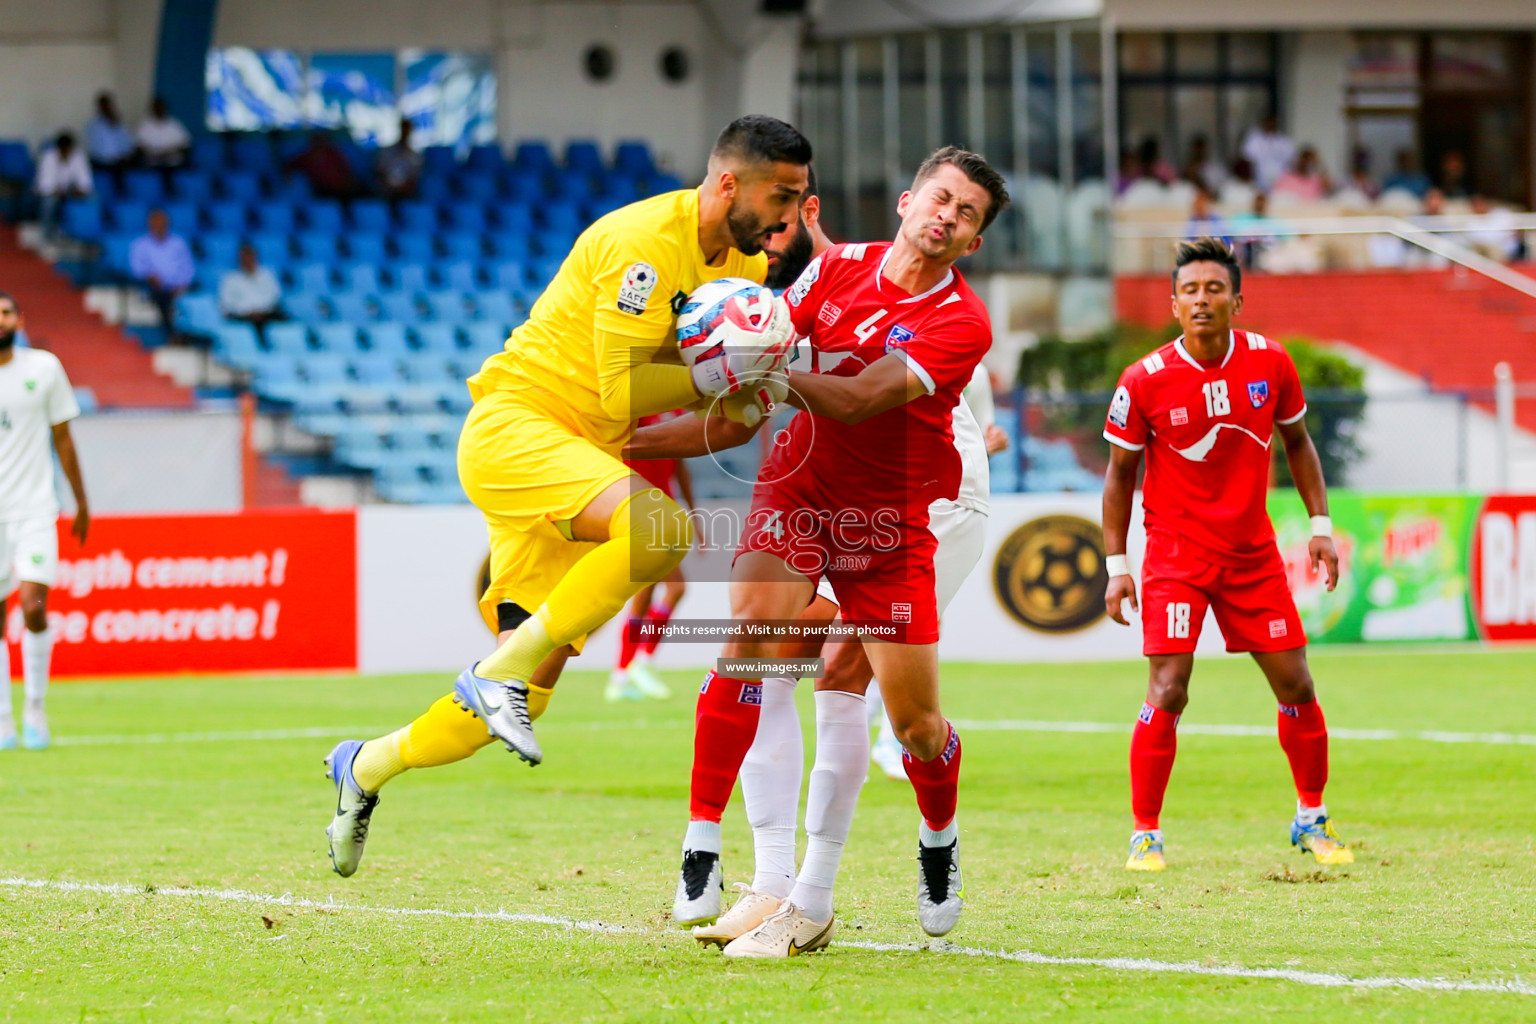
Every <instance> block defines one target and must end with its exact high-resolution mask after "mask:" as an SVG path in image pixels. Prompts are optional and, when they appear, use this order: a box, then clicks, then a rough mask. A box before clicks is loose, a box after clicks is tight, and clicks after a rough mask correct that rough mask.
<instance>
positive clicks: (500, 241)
mask: <svg viewBox="0 0 1536 1024" xmlns="http://www.w3.org/2000/svg"><path fill="white" fill-rule="evenodd" d="M532 233H533V228H532V227H529V228H528V230H527V231H526V232H516V233H513V232H507V231H492V232H491V233H490V234H488V235H486V241H487V243H488V247H489V249H490V255H491V256H492V258H494V259H497V260H503V261H516V262H519V263H521V262H526V261H527V259H528V257H529V256H531V255H532V254H533V249H532V247H531V246H529V244H528V236H529V235H531V234H532Z"/></svg>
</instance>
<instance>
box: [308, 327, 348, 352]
mask: <svg viewBox="0 0 1536 1024" xmlns="http://www.w3.org/2000/svg"><path fill="white" fill-rule="evenodd" d="M313 333H314V337H315V345H316V346H317V347H318V348H319V349H320V351H322V352H336V353H343V354H347V355H350V354H352V353H353V352H356V351H357V348H358V344H357V324H355V323H334V324H316V325H315V328H314V331H313Z"/></svg>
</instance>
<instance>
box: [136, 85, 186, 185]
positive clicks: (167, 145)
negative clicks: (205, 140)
mask: <svg viewBox="0 0 1536 1024" xmlns="http://www.w3.org/2000/svg"><path fill="white" fill-rule="evenodd" d="M138 140H139V152H140V153H142V154H143V156H144V163H145V164H147V165H148V166H150V167H166V168H169V167H180V166H181V165H182V164H184V163H186V162H187V153H188V151H189V150H191V148H192V136H191V135H188V134H187V128H186V125H184V124H182V123H181V122H180V121H178V120H176V118H174V117H172V116H171V108H170V107H168V106H166V104H165V100H164V99H163V98H162V97H160V96H156V97H155V98H154V99H152V100H150V101H149V116H148V117H146V118H145V119H144V120H142V121H140V122H139V132H138Z"/></svg>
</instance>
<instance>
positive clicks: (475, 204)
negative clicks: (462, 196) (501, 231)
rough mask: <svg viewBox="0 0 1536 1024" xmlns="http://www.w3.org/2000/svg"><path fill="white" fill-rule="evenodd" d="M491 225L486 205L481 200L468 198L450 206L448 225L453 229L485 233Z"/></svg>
mask: <svg viewBox="0 0 1536 1024" xmlns="http://www.w3.org/2000/svg"><path fill="white" fill-rule="evenodd" d="M490 225H491V222H490V218H489V217H487V216H486V213H485V206H484V205H482V203H481V202H479V201H469V200H466V201H465V202H462V203H455V204H454V205H452V206H449V207H448V226H449V228H451V229H453V230H456V231H473V232H475V233H476V234H483V233H484V232H485V231H486V230H487V229H488V228H489V227H490Z"/></svg>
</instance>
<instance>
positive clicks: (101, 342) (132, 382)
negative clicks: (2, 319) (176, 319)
mask: <svg viewBox="0 0 1536 1024" xmlns="http://www.w3.org/2000/svg"><path fill="white" fill-rule="evenodd" d="M0 289H3V290H5V291H8V292H10V293H11V294H12V295H14V296H15V297H16V301H17V303H19V304H20V307H21V312H22V315H23V316H24V317H25V318H26V324H27V336H28V338H29V339H30V341H31V342H32V344H34V345H36V346H37V347H39V348H45V349H48V350H49V351H51V352H53V353H55V354H56V355H58V356H59V358H60V359H62V360H63V361H64V369H65V370H66V371H67V372H68V373H69V378H70V381H71V382H72V383H73V384H75V385H76V386H83V387H89V388H90V389H91V390H92V391H93V392H95V394H96V400H97V402H98V404H99V406H100V407H101V408H103V409H125V408H127V409H143V408H155V409H190V408H191V407H192V405H193V395H192V391H191V389H189V388H184V387H181V386H179V385H177V384H175V383H173V382H172V381H171V380H170V379H169V378H167V377H163V376H161V375H160V374H158V373H156V372H155V369H154V365H153V363H152V362H151V360H150V355H149V353H148V352H146V351H145V350H144V349H143V348H142V347H140V346H139V344H138V343H137V342H136V341H135V340H134V339H133V338H132V337H130V336H129V335H127V334H125V333H124V332H122V331H120V330H118V329H117V328H115V327H111V326H109V325H107V324H106V323H104V322H103V321H102V320H101V318H100V317H98V316H97V315H96V314H94V313H90V312H87V311H86V309H85V305H84V302H83V299H82V296H81V293H80V292H79V291H78V290H77V289H76V288H75V287H74V286H73V285H72V284H71V283H70V281H69V279H68V278H66V277H64V276H63V275H62V274H60V273H58V272H57V271H56V270H55V269H54V268H53V267H52V266H51V265H50V264H49V263H48V262H47V261H45V260H44V259H42V258H41V257H39V256H38V255H36V254H35V253H32V252H29V251H28V250H26V249H23V248H21V246H19V245H18V244H17V241H16V232H15V229H14V228H13V227H10V226H8V225H6V226H0Z"/></svg>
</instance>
